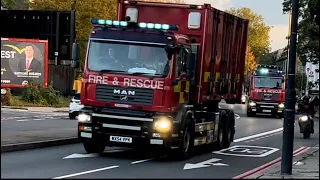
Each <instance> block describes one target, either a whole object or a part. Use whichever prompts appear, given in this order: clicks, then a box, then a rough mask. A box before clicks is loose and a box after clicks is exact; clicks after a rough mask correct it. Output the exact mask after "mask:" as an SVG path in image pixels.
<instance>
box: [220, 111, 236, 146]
mask: <svg viewBox="0 0 320 180" xmlns="http://www.w3.org/2000/svg"><path fill="white" fill-rule="evenodd" d="M227 114H228V116H227V118H226V119H225V120H226V121H224V123H223V125H224V126H223V129H224V131H223V132H224V134H223V141H222V142H223V143H222V148H223V149H224V148H228V147H230V144H231V142H232V140H233V136H234V129H233V128H234V124H233V122H234V113H233V112H232V111H231V110H228V112H227Z"/></svg>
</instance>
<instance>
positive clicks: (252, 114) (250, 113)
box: [247, 111, 256, 117]
mask: <svg viewBox="0 0 320 180" xmlns="http://www.w3.org/2000/svg"><path fill="white" fill-rule="evenodd" d="M255 115H256V114H255V113H253V112H249V111H247V117H254V116H255Z"/></svg>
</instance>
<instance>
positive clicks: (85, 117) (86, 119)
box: [78, 114, 91, 122]
mask: <svg viewBox="0 0 320 180" xmlns="http://www.w3.org/2000/svg"><path fill="white" fill-rule="evenodd" d="M78 121H79V122H90V121H91V116H89V115H87V114H79V116H78Z"/></svg>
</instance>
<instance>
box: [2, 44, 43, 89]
mask: <svg viewBox="0 0 320 180" xmlns="http://www.w3.org/2000/svg"><path fill="white" fill-rule="evenodd" d="M1 41H15V42H29V43H44V53H43V56H44V57H43V58H44V59H43V67H44V71H43V73H44V74H43V87H44V88H46V87H47V86H48V48H49V47H48V40H40V39H23V38H1ZM23 87H24V85H20V84H2V83H1V88H23Z"/></svg>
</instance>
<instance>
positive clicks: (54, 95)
mask: <svg viewBox="0 0 320 180" xmlns="http://www.w3.org/2000/svg"><path fill="white" fill-rule="evenodd" d="M21 100H22V101H24V102H26V103H27V104H28V103H29V104H35V105H39V106H54V107H63V106H67V105H68V102H69V101H68V99H66V98H64V97H63V96H61V95H60V92H59V91H57V90H55V89H54V88H53V86H52V82H51V83H50V84H49V86H48V87H47V88H44V87H43V86H42V85H41V84H40V83H37V82H34V81H29V84H28V85H26V86H24V87H23V89H22V96H21Z"/></svg>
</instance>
